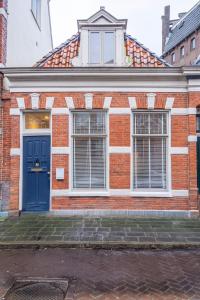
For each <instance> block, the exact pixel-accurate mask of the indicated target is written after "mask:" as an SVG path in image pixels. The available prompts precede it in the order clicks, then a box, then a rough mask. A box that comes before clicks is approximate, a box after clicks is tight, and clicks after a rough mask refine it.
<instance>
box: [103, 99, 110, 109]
mask: <svg viewBox="0 0 200 300" xmlns="http://www.w3.org/2000/svg"><path fill="white" fill-rule="evenodd" d="M111 102H112V97H105V99H104V105H103V108H105V109H109V108H110V105H111Z"/></svg>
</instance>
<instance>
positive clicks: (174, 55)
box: [171, 52, 176, 64]
mask: <svg viewBox="0 0 200 300" xmlns="http://www.w3.org/2000/svg"><path fill="white" fill-rule="evenodd" d="M175 61H176V53H175V52H173V53H172V54H171V63H172V64H174V63H175Z"/></svg>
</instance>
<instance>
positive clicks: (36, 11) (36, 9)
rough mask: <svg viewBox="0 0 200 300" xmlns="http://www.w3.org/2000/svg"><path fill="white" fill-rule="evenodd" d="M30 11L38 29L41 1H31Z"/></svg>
mask: <svg viewBox="0 0 200 300" xmlns="http://www.w3.org/2000/svg"><path fill="white" fill-rule="evenodd" d="M31 11H32V14H33V16H34V18H35V20H36V22H37V24H38V26H39V27H40V26H41V0H32V2H31Z"/></svg>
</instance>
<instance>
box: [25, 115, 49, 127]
mask: <svg viewBox="0 0 200 300" xmlns="http://www.w3.org/2000/svg"><path fill="white" fill-rule="evenodd" d="M24 129H28V130H37V129H50V113H49V112H25V113H24Z"/></svg>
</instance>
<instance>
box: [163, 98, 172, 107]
mask: <svg viewBox="0 0 200 300" xmlns="http://www.w3.org/2000/svg"><path fill="white" fill-rule="evenodd" d="M173 105H174V98H172V97H168V98H167V100H166V104H165V109H172V107H173Z"/></svg>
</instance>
